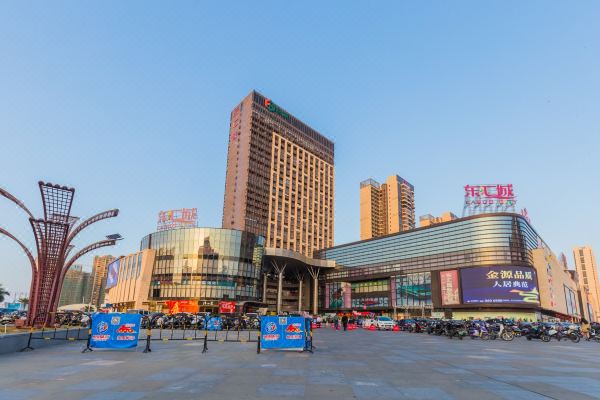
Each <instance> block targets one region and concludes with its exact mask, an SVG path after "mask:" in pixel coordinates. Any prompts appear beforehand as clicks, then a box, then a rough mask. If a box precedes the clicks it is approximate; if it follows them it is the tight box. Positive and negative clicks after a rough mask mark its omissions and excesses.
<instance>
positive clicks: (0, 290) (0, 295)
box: [0, 283, 10, 303]
mask: <svg viewBox="0 0 600 400" xmlns="http://www.w3.org/2000/svg"><path fill="white" fill-rule="evenodd" d="M8 296H10V293H8V290H6V289H4V286H2V284H1V283H0V303H2V302H4V299H5V298H6V297H8Z"/></svg>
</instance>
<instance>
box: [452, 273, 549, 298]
mask: <svg viewBox="0 0 600 400" xmlns="http://www.w3.org/2000/svg"><path fill="white" fill-rule="evenodd" d="M460 278H461V287H462V296H463V303H465V304H469V303H539V301H540V297H539V291H538V288H537V277H536V274H535V270H534V269H533V268H529V267H512V266H506V267H475V268H463V269H461V270H460Z"/></svg>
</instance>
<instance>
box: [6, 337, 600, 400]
mask: <svg viewBox="0 0 600 400" xmlns="http://www.w3.org/2000/svg"><path fill="white" fill-rule="evenodd" d="M83 345H84V343H83V342H78V343H67V344H65V345H64V346H53V347H46V348H40V349H36V350H35V351H32V352H29V353H18V354H11V355H3V356H0V399H2V400H3V399H10V400H20V399H86V400H92V399H98V400H99V399H102V400H111V399H119V400H135V399H169V400H177V399H186V400H189V399H196V398H202V399H278V400H281V399H286V398H290V399H293V398H311V399H314V398H326V399H353V398H356V399H435V400H444V399H477V400H481V399H510V400H517V399H525V400H537V399H569V400H579V399H600V345H599V344H597V343H590V342H581V343H578V344H574V343H570V342H560V343H559V342H556V341H552V342H551V343H542V342H540V341H535V342H527V341H526V340H525V339H524V338H517V339H515V340H514V341H513V342H503V341H498V340H496V341H487V342H484V341H479V340H470V339H465V340H462V341H459V340H456V339H454V340H449V339H447V338H445V337H435V336H429V335H427V334H409V333H401V332H369V331H364V330H357V331H350V332H345V333H344V332H335V331H333V330H331V329H325V328H324V329H320V330H317V331H316V332H315V346H316V349H315V353H314V354H309V353H291V352H278V351H263V353H262V354H256V344H254V343H218V342H211V343H209V350H208V353H206V354H202V353H201V351H202V342H201V341H198V342H196V341H194V342H187V341H180V342H153V352H152V353H149V354H143V353H142V352H141V351H142V349H143V346H142V345H141V344H140V346H139V347H138V349H137V351H114V350H112V351H111V350H96V351H94V352H93V353H86V354H81V353H80V349H81V347H82V346H83Z"/></svg>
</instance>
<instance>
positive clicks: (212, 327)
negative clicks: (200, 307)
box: [206, 317, 223, 331]
mask: <svg viewBox="0 0 600 400" xmlns="http://www.w3.org/2000/svg"><path fill="white" fill-rule="evenodd" d="M206 329H208V330H209V331H220V330H221V329H223V321H222V320H221V317H210V318H209V319H208V321H207V322H206Z"/></svg>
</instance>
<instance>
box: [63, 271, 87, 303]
mask: <svg viewBox="0 0 600 400" xmlns="http://www.w3.org/2000/svg"><path fill="white" fill-rule="evenodd" d="M89 285H90V273H89V272H85V271H83V268H82V267H81V265H73V266H71V268H69V270H68V271H67V273H66V274H65V280H64V282H63V285H62V289H61V291H60V298H59V300H58V306H59V307H62V306H65V305H68V304H86V303H89V300H90V298H89V291H90V288H89Z"/></svg>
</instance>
